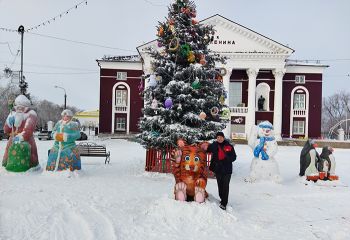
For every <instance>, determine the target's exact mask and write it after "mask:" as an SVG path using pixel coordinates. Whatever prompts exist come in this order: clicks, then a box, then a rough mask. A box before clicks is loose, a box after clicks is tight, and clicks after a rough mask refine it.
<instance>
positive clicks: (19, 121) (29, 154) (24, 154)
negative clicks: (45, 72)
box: [2, 95, 39, 172]
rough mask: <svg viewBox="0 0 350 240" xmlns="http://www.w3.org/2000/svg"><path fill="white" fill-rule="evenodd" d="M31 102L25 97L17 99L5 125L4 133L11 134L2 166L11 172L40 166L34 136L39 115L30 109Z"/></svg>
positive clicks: (20, 96) (21, 96)
mask: <svg viewBox="0 0 350 240" xmlns="http://www.w3.org/2000/svg"><path fill="white" fill-rule="evenodd" d="M30 105H31V103H30V101H29V99H28V98H27V97H26V96H24V95H19V96H18V97H17V98H16V99H15V104H14V109H15V112H13V111H11V112H10V114H9V116H8V117H7V119H6V123H5V124H4V132H5V133H8V134H10V139H9V140H8V142H7V146H6V150H5V154H4V157H3V160H2V166H4V167H6V169H7V170H9V171H14V172H23V171H26V170H28V169H29V168H32V167H36V166H38V165H39V161H38V153H37V148H36V144H35V140H34V136H33V132H34V130H35V126H36V122H37V114H36V112H35V111H34V110H31V109H30Z"/></svg>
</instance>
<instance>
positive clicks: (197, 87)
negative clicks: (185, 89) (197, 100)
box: [191, 77, 201, 89]
mask: <svg viewBox="0 0 350 240" xmlns="http://www.w3.org/2000/svg"><path fill="white" fill-rule="evenodd" d="M191 86H192V88H193V89H199V88H200V87H201V83H200V81H199V78H198V77H196V79H195V80H194V81H193V83H192V84H191Z"/></svg>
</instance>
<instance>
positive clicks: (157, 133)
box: [151, 131, 160, 137]
mask: <svg viewBox="0 0 350 240" xmlns="http://www.w3.org/2000/svg"><path fill="white" fill-rule="evenodd" d="M151 136H152V137H159V136H160V133H159V132H157V131H151Z"/></svg>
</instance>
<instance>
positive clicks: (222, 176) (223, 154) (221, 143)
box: [207, 132, 237, 210]
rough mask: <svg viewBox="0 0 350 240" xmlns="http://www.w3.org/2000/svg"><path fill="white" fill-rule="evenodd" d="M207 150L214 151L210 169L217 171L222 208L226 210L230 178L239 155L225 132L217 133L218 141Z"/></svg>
mask: <svg viewBox="0 0 350 240" xmlns="http://www.w3.org/2000/svg"><path fill="white" fill-rule="evenodd" d="M207 152H209V153H212V155H211V163H210V167H209V169H210V170H211V171H213V172H214V173H215V176H216V181H217V183H218V189H219V196H220V199H221V202H220V208H221V209H223V210H226V205H227V202H228V194H229V189H230V180H231V174H232V163H233V162H234V161H235V160H236V158H237V155H236V152H235V149H234V147H233V146H232V145H231V144H230V143H229V142H228V141H227V140H225V135H224V133H223V132H218V133H217V134H216V141H214V142H213V143H212V144H210V145H209V147H208V149H207Z"/></svg>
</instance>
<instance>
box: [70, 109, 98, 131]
mask: <svg viewBox="0 0 350 240" xmlns="http://www.w3.org/2000/svg"><path fill="white" fill-rule="evenodd" d="M74 118H75V119H77V120H78V121H79V123H80V125H81V126H82V127H93V128H95V127H98V125H99V110H91V111H83V112H77V113H76V114H75V115H74Z"/></svg>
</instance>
